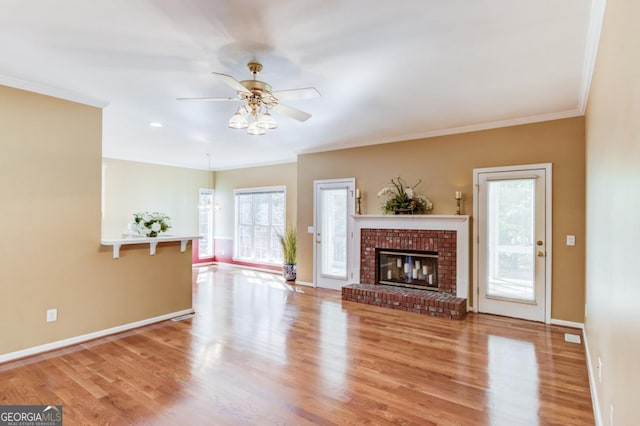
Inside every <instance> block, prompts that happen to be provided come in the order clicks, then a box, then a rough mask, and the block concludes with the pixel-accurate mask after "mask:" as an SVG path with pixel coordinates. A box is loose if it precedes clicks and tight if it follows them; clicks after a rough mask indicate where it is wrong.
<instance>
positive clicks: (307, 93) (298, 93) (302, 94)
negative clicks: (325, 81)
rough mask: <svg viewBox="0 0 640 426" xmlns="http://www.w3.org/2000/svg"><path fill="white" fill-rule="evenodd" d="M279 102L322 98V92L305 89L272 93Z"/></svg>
mask: <svg viewBox="0 0 640 426" xmlns="http://www.w3.org/2000/svg"><path fill="white" fill-rule="evenodd" d="M271 94H272V95H273V96H275V97H276V98H278V100H279V101H294V100H299V99H314V98H319V97H320V92H318V90H317V89H316V88H315V87H304V88H302V89H291V90H280V91H278V92H271Z"/></svg>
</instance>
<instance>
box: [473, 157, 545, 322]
mask: <svg viewBox="0 0 640 426" xmlns="http://www.w3.org/2000/svg"><path fill="white" fill-rule="evenodd" d="M474 180H475V181H476V182H475V183H476V188H477V193H476V197H475V206H474V207H475V210H476V212H475V217H476V222H477V228H476V230H477V232H476V242H477V244H478V245H477V250H476V253H477V263H476V265H477V290H478V291H477V293H476V295H477V296H478V299H477V300H478V310H479V311H480V312H485V313H491V314H497V315H505V316H509V317H515V318H523V319H528V320H533V321H541V322H549V320H550V312H549V310H548V308H550V306H548V305H549V300H550V280H551V253H550V247H551V232H550V230H551V215H550V212H551V208H550V207H551V206H550V204H551V165H550V164H548V165H540V166H538V165H536V166H519V167H513V168H499V169H497V168H494V169H477V170H475V171H474Z"/></svg>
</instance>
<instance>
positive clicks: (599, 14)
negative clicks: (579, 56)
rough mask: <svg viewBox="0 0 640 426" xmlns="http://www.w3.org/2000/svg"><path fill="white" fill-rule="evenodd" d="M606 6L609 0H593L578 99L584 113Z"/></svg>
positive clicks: (579, 106)
mask: <svg viewBox="0 0 640 426" xmlns="http://www.w3.org/2000/svg"><path fill="white" fill-rule="evenodd" d="M606 8H607V0H591V15H590V17H589V30H588V32H587V45H586V48H585V54H584V64H583V66H582V87H581V88H580V99H579V101H578V102H579V103H578V109H579V110H580V111H581V112H582V114H584V113H585V111H586V110H587V103H588V102H589V91H590V90H591V80H593V72H594V71H595V67H596V59H597V56H598V47H599V46H600V36H601V35H602V26H603V23H604V14H605V10H606Z"/></svg>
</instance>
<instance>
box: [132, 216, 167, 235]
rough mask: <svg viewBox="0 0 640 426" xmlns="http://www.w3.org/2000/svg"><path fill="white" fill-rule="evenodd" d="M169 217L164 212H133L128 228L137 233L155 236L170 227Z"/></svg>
mask: <svg viewBox="0 0 640 426" xmlns="http://www.w3.org/2000/svg"><path fill="white" fill-rule="evenodd" d="M170 221H171V218H170V217H169V216H167V215H166V214H164V213H158V212H152V213H149V212H138V213H134V214H133V222H132V223H130V224H129V230H130V231H132V232H135V233H136V234H138V235H144V236H147V237H157V236H158V234H159V233H161V232H167V229H169V228H171V222H170Z"/></svg>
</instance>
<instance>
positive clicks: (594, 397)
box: [582, 328, 602, 426]
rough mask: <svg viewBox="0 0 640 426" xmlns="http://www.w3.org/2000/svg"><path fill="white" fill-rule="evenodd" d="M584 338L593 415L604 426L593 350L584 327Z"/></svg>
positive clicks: (597, 423) (597, 425)
mask: <svg viewBox="0 0 640 426" xmlns="http://www.w3.org/2000/svg"><path fill="white" fill-rule="evenodd" d="M582 340H583V341H584V352H585V354H586V355H587V375H588V376H589V388H590V389H591V405H593V417H594V418H595V422H596V426H602V414H601V412H600V404H599V403H598V401H599V399H598V388H597V387H596V376H595V374H594V371H593V368H592V365H593V364H592V363H591V351H590V350H589V341H588V340H587V330H586V329H585V328H583V329H582Z"/></svg>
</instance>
